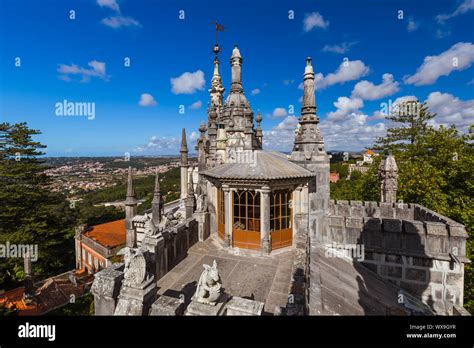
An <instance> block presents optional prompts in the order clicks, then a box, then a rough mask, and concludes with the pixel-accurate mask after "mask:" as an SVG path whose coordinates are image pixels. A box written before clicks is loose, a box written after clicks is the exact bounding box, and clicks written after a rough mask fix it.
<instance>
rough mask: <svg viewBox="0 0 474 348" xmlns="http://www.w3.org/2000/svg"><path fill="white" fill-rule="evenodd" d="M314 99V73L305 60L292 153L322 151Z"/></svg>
mask: <svg viewBox="0 0 474 348" xmlns="http://www.w3.org/2000/svg"><path fill="white" fill-rule="evenodd" d="M316 112H317V107H316V99H315V95H314V71H313V66H312V64H311V58H310V57H308V58H307V59H306V66H305V70H304V79H303V102H302V105H301V117H300V118H299V124H298V128H297V131H296V134H295V142H294V144H295V145H294V148H293V151H304V152H307V153H308V154H309V153H311V152H313V151H314V150H316V149H317V150H318V151H323V149H324V140H323V137H322V135H321V132H320V130H319V128H318V123H319V117H318V116H317V115H316Z"/></svg>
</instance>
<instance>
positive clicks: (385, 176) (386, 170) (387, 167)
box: [378, 154, 398, 203]
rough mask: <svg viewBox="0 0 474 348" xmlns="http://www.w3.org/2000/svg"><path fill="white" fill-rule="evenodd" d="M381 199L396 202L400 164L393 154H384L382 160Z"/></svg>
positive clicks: (380, 168)
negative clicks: (398, 164)
mask: <svg viewBox="0 0 474 348" xmlns="http://www.w3.org/2000/svg"><path fill="white" fill-rule="evenodd" d="M378 174H379V179H380V201H381V202H386V203H396V201H397V188H398V166H397V162H396V161H395V157H393V155H392V154H389V155H388V156H384V157H383V158H382V161H381V162H380V166H379V170H378Z"/></svg>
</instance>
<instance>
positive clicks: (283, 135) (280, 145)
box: [263, 116, 298, 151]
mask: <svg viewBox="0 0 474 348" xmlns="http://www.w3.org/2000/svg"><path fill="white" fill-rule="evenodd" d="M297 124H298V118H297V117H296V116H287V117H286V118H285V119H283V120H282V121H281V122H280V123H279V124H277V125H276V126H274V127H273V128H272V129H271V130H269V131H264V132H263V145H264V147H265V148H269V149H273V150H281V151H288V150H290V149H291V148H292V147H293V142H294V140H295V129H296V126H297Z"/></svg>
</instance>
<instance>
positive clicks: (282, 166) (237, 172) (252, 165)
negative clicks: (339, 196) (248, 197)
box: [202, 150, 314, 180]
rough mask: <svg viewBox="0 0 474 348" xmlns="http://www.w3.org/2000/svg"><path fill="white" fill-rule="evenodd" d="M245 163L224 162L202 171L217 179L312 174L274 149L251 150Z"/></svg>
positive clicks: (273, 178)
mask: <svg viewBox="0 0 474 348" xmlns="http://www.w3.org/2000/svg"><path fill="white" fill-rule="evenodd" d="M241 157H243V158H248V160H247V161H236V162H245V163H225V164H222V165H219V166H217V167H214V168H211V169H209V170H206V171H204V172H203V173H202V174H203V175H205V176H209V177H213V178H218V179H254V180H255V179H257V180H258V179H261V180H278V179H294V178H310V177H312V176H314V174H313V173H311V172H310V171H309V170H307V169H305V168H303V167H301V166H299V165H297V164H295V163H293V162H290V161H289V160H288V158H287V156H286V155H285V154H283V153H280V152H274V151H262V150H255V151H253V155H252V156H248V157H245V156H244V155H242V156H241Z"/></svg>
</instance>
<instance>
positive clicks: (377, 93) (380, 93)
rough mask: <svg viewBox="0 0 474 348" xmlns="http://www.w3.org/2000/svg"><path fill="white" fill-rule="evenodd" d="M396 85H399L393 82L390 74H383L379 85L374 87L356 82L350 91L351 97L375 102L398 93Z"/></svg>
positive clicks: (367, 83)
mask: <svg viewBox="0 0 474 348" xmlns="http://www.w3.org/2000/svg"><path fill="white" fill-rule="evenodd" d="M398 85H399V83H398V82H397V81H394V80H393V75H392V74H383V75H382V83H381V84H380V85H374V84H373V83H372V82H369V81H366V80H364V81H360V82H358V83H357V84H356V85H355V86H354V89H353V90H352V96H353V97H359V98H362V99H364V100H376V99H380V98H383V97H386V96H389V95H392V94H394V93H396V92H398V91H399V90H400V88H399V87H398Z"/></svg>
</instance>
